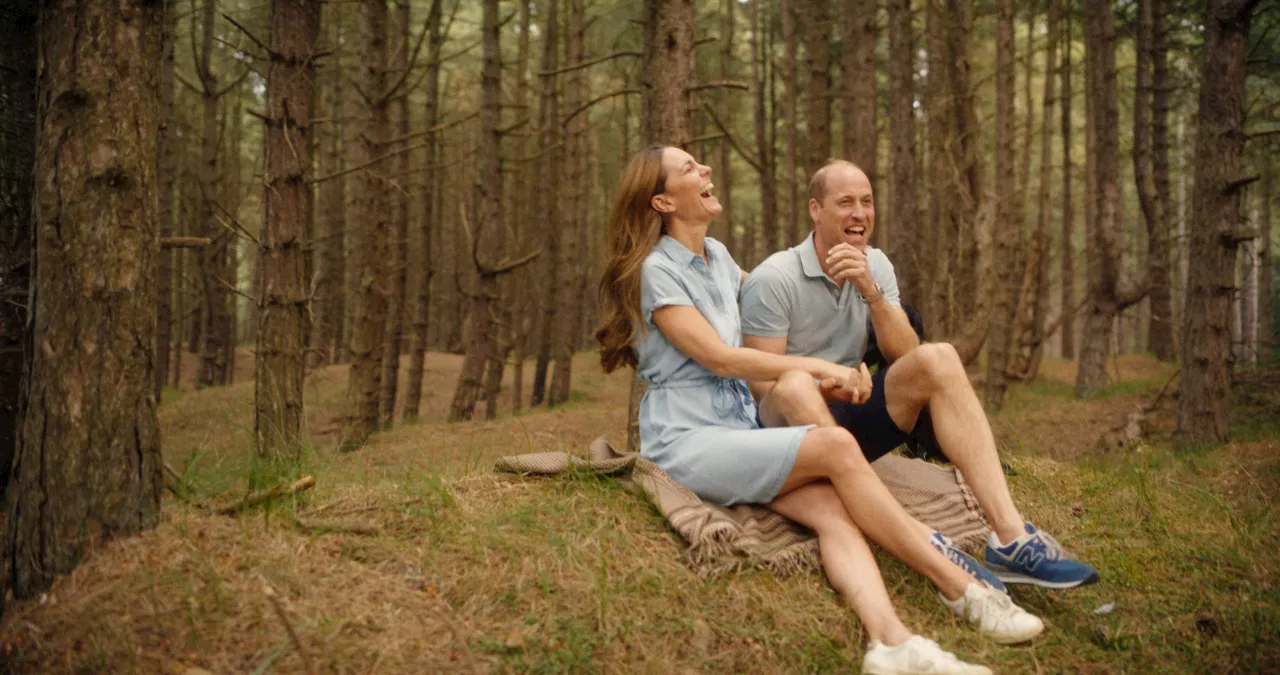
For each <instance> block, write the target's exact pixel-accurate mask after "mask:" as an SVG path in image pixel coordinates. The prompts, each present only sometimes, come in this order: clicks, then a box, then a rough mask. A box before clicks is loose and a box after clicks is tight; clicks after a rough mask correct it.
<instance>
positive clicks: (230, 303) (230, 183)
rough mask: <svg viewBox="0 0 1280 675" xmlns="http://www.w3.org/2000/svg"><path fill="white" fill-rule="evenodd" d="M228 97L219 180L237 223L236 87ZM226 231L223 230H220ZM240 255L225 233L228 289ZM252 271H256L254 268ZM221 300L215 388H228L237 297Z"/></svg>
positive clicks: (239, 128)
mask: <svg viewBox="0 0 1280 675" xmlns="http://www.w3.org/2000/svg"><path fill="white" fill-rule="evenodd" d="M229 93H230V94H231V95H232V101H231V102H230V103H228V104H227V105H226V107H225V108H224V111H225V114H226V117H227V126H229V127H230V130H229V131H228V132H227V134H226V147H225V148H224V150H223V152H224V153H225V157H226V158H227V161H226V175H225V176H223V180H222V203H223V205H224V206H225V207H226V209H227V210H228V211H230V212H231V213H232V214H233V215H235V217H236V218H237V219H238V218H239V217H240V199H241V189H240V188H241V184H240V180H241V171H240V165H241V161H240V159H241V158H240V141H241V139H243V138H244V111H243V108H242V104H241V101H240V92H239V87H234V88H233V89H232V91H230V92H229ZM304 218H305V216H304ZM225 229H226V228H223V230H225ZM239 251H240V237H238V236H236V235H234V234H231V233H230V232H227V233H226V248H225V249H224V254H223V255H224V260H223V263H222V268H223V270H224V274H223V279H225V280H226V282H227V286H232V287H235V286H239V281H240V256H239ZM251 269H256V265H255V266H253V267H252V268H251ZM253 276H254V281H255V282H256V281H258V275H257V274H254V275H253ZM227 286H223V288H224V289H227ZM227 290H230V289H227ZM253 290H254V293H253V295H252V297H255V298H256V297H258V293H259V292H260V289H257V288H255V289H253ZM222 297H223V305H222V309H223V311H222V323H220V324H218V330H220V331H222V337H221V338H220V339H219V340H218V341H219V342H220V343H221V345H222V363H223V366H222V371H221V375H222V379H221V380H219V381H218V384H221V385H227V384H231V383H232V382H234V381H235V369H236V337H237V336H236V323H237V321H236V320H237V318H238V317H239V311H238V310H239V304H240V296H239V295H238V294H236V293H230V292H224V293H223V294H222Z"/></svg>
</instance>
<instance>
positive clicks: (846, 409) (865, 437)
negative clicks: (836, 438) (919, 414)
mask: <svg viewBox="0 0 1280 675" xmlns="http://www.w3.org/2000/svg"><path fill="white" fill-rule="evenodd" d="M888 372H889V369H888V368H881V369H880V370H878V371H876V373H875V374H874V375H872V376H871V382H872V386H871V398H869V399H867V402H866V403H863V404H862V405H855V404H853V403H845V402H839V401H837V402H835V403H828V404H827V408H828V409H829V410H830V411H831V416H832V417H834V418H835V419H836V424H839V425H840V426H842V427H844V428H845V429H848V430H849V433H851V434H853V437H854V438H855V439H857V441H858V445H859V446H861V447H862V454H863V456H865V457H866V458H867V461H868V462H874V461H876V460H877V459H880V458H881V457H883V456H885V455H887V454H889V453H890V452H892V451H893V449H894V448H896V447H898V446H899V445H902V444H903V443H905V442H906V441H907V436H908V435H909V433H908V432H907V431H903V430H901V429H899V428H898V425H897V424H896V423H895V422H894V421H893V418H892V417H890V416H889V408H888V405H887V404H886V403H885V397H884V377H885V374H886V373H888Z"/></svg>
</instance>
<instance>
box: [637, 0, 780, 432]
mask: <svg viewBox="0 0 1280 675" xmlns="http://www.w3.org/2000/svg"><path fill="white" fill-rule="evenodd" d="M783 7H784V12H785V7H786V4H785V2H784V4H783ZM645 16H646V21H645V42H644V74H643V76H642V81H643V82H645V83H647V84H649V86H648V87H646V89H645V96H644V99H643V104H644V108H643V110H642V111H641V114H640V131H641V135H642V136H643V138H644V141H643V143H644V144H646V145H648V144H651V143H676V144H680V143H683V142H684V141H685V140H687V139H688V138H689V97H688V94H687V91H688V89H689V86H690V85H691V84H692V83H693V20H694V11H693V0H645ZM793 63H794V61H793ZM655 83H662V85H661V86H654V84H655ZM792 119H795V118H794V117H793V118H792ZM792 156H793V157H794V153H792ZM645 389H646V388H645V385H644V382H643V381H641V380H640V378H639V377H638V376H635V377H632V379H631V396H630V400H629V404H628V414H627V450H628V451H632V452H639V451H640V423H639V419H640V417H639V416H640V401H641V398H642V397H643V396H644V393H645Z"/></svg>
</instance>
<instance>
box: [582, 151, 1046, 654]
mask: <svg viewBox="0 0 1280 675" xmlns="http://www.w3.org/2000/svg"><path fill="white" fill-rule="evenodd" d="M712 190H713V186H712V184H711V168H710V167H707V166H704V165H702V164H699V163H698V162H697V161H696V160H694V158H693V157H692V156H690V155H689V153H687V152H685V151H683V150H680V149H679V148H674V147H661V146H655V147H651V148H648V149H646V150H644V151H642V152H641V153H639V154H638V155H637V156H636V157H635V158H633V159H632V160H631V162H630V164H629V165H628V166H627V168H626V171H625V173H624V175H623V178H622V185H621V190H620V194H619V195H618V198H617V202H616V203H615V205H614V208H613V213H612V215H611V216H610V219H609V230H610V232H609V235H610V258H609V260H608V263H607V265H606V268H605V272H604V276H603V278H602V279H601V281H600V289H601V295H602V297H603V300H604V302H605V309H606V317H605V321H604V323H603V325H602V326H601V327H600V329H599V330H597V332H596V338H597V339H598V340H599V341H600V344H601V352H600V354H601V355H600V359H601V362H602V364H603V366H604V369H605V371H606V372H612V371H614V370H616V369H618V368H620V367H624V366H633V367H635V368H636V370H637V372H638V373H639V375H640V377H642V378H643V379H644V380H645V381H646V382H648V384H649V391H648V393H647V394H645V397H644V400H643V402H642V403H641V404H640V445H641V454H642V455H644V456H645V457H646V458H648V459H650V460H652V461H653V462H654V463H656V464H657V465H658V466H660V467H662V468H663V469H664V470H665V471H666V472H667V473H668V474H670V475H671V477H672V478H674V479H675V480H677V481H679V482H680V483H681V484H683V485H685V486H687V487H689V488H690V489H691V490H693V491H694V492H695V493H697V494H698V495H699V496H700V497H702V498H703V499H705V500H707V501H711V502H715V503H718V504H723V505H731V504H738V503H760V504H766V505H768V506H769V507H770V508H772V509H773V510H774V511H777V512H778V513H780V514H782V515H784V516H787V517H788V518H791V519H792V520H795V521H797V522H799V523H801V524H803V525H805V526H807V527H809V528H810V529H812V530H813V531H814V532H816V533H817V536H818V544H819V548H820V550H821V553H822V562H823V566H824V568H825V569H826V571H827V576H828V578H829V579H830V580H831V583H832V585H833V586H835V588H836V590H837V591H839V592H840V594H841V595H842V596H843V597H844V598H845V599H846V600H847V601H848V602H849V603H850V604H851V605H852V606H853V609H854V611H855V612H856V613H857V615H858V618H859V620H860V621H861V623H862V625H863V627H864V628H865V629H866V631H867V635H868V638H869V643H868V645H867V650H866V653H865V655H864V657H863V662H862V668H863V672H865V673H880V674H897V673H966V674H977V673H990V671H989V670H988V669H986V668H984V667H982V666H976V665H971V664H967V663H964V662H962V661H960V660H959V659H957V658H956V657H955V656H954V655H953V654H951V653H950V652H946V651H943V650H942V649H941V648H940V647H939V646H938V645H937V644H936V643H934V642H932V641H931V640H928V639H926V638H924V637H921V636H919V635H914V634H912V632H911V631H909V630H908V629H907V628H906V627H905V626H904V625H903V624H902V622H901V620H900V619H899V618H898V616H897V613H896V612H895V611H894V608H893V604H892V602H891V601H890V599H889V594H888V591H887V590H886V589H885V586H884V580H883V579H882V578H881V576H880V570H879V568H878V567H877V566H876V562H875V558H874V557H873V556H872V553H871V550H870V548H869V547H868V544H867V542H866V539H864V538H863V533H865V534H866V536H867V537H869V538H871V539H872V540H874V541H876V542H877V543H878V544H880V545H881V546H882V547H883V548H884V549H885V550H887V551H888V552H889V553H891V554H893V555H894V556H896V557H897V558H899V559H901V560H903V561H904V562H906V563H907V564H908V565H910V566H911V567H912V568H913V569H915V570H916V571H918V572H920V573H922V574H924V575H925V576H926V577H927V578H928V579H929V580H930V581H932V582H933V583H934V585H935V586H937V587H938V590H939V593H940V595H941V596H942V600H943V602H944V603H946V604H947V605H948V606H949V607H951V609H952V610H953V611H955V612H956V613H957V614H960V615H962V616H964V617H966V618H967V619H968V620H969V621H971V622H973V623H975V624H976V625H977V626H978V628H979V630H980V631H981V632H982V633H984V634H986V635H988V636H989V637H991V638H992V639H993V640H995V641H996V642H1001V643H1012V642H1021V641H1025V640H1029V639H1031V638H1032V637H1035V636H1036V635H1038V634H1039V633H1040V632H1041V631H1042V630H1043V628H1044V625H1043V624H1042V623H1041V622H1040V620H1039V619H1038V618H1036V617H1034V616H1032V615H1030V614H1028V613H1026V612H1024V611H1022V610H1021V609H1020V608H1018V607H1017V606H1016V605H1014V604H1013V602H1012V601H1011V600H1010V599H1009V597H1008V596H1007V595H1005V594H1004V593H1003V592H1002V590H1003V589H997V588H994V587H993V586H994V584H989V583H988V579H987V577H984V578H983V580H982V581H979V580H978V579H975V578H974V577H973V576H971V572H970V571H966V570H973V573H976V574H981V572H980V571H978V570H977V569H975V568H977V567H978V566H977V564H976V563H973V562H972V559H968V560H964V559H961V558H958V557H957V558H956V560H955V562H953V561H952V560H951V559H949V558H948V555H944V554H943V553H942V552H940V551H939V550H938V549H936V548H934V547H933V546H931V545H930V544H929V536H930V534H932V532H931V530H929V528H928V527H927V526H925V525H923V524H921V523H920V522H918V521H916V520H915V519H913V518H911V516H909V515H908V514H907V513H906V512H905V511H904V510H903V509H902V507H901V505H899V504H898V502H897V501H896V500H894V498H893V497H892V495H890V493H889V491H888V489H887V488H886V487H885V486H884V485H883V484H882V483H881V482H880V480H879V478H878V477H877V476H876V474H875V472H874V471H873V470H872V469H871V466H870V465H869V464H868V463H867V461H866V459H865V458H864V457H863V455H862V451H861V450H860V449H859V447H858V445H857V442H856V441H855V440H854V438H853V436H852V435H851V434H849V432H847V431H845V430H844V429H842V428H840V427H837V426H820V427H813V426H807V427H782V428H770V429H763V428H760V425H759V423H758V421H757V415H756V406H755V402H754V401H753V400H752V398H751V393H750V391H749V390H748V389H747V386H746V383H745V382H744V380H778V379H788V378H805V379H809V380H812V379H817V380H821V381H823V383H824V385H825V386H827V387H832V388H835V389H838V390H839V391H842V392H844V393H845V395H847V396H848V397H849V398H850V399H851V400H853V401H854V402H862V401H864V400H866V398H867V397H868V396H869V394H870V377H869V376H867V373H866V369H865V366H864V367H863V368H862V369H860V370H855V369H851V368H848V367H845V366H841V365H839V364H834V363H830V362H827V361H823V360H820V359H813V358H804V357H792V356H783V355H778V354H770V353H766V352H761V351H756V350H753V349H746V348H743V347H742V332H741V329H740V327H739V317H738V304H737V298H738V291H739V288H740V286H741V284H742V279H743V277H744V276H745V274H744V273H743V272H742V270H741V269H739V267H738V266H737V264H736V263H734V261H733V258H731V257H730V256H729V252H728V250H727V249H726V248H725V247H724V245H723V244H721V243H720V242H718V241H716V240H715V239H712V238H710V237H708V236H707V227H708V224H709V223H710V221H711V219H712V218H713V217H715V216H716V215H718V214H719V213H720V211H721V206H720V202H719V201H718V200H717V199H716V197H715V195H714V194H713V192H712ZM948 554H949V555H951V556H952V557H956V555H957V554H956V553H954V552H949V553H948ZM959 555H963V554H959ZM967 563H972V565H971V566H969V565H967ZM962 565H963V566H962ZM991 580H993V581H994V578H993V577H992V578H991ZM998 583H999V582H998V581H996V582H995V584H998Z"/></svg>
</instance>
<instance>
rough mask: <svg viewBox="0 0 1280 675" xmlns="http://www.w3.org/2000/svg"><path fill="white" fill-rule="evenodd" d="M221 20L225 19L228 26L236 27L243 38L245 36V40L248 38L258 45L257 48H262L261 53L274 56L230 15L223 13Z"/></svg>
mask: <svg viewBox="0 0 1280 675" xmlns="http://www.w3.org/2000/svg"><path fill="white" fill-rule="evenodd" d="M222 18H224V19H226V20H227V21H228V22H230V24H231V25H232V26H235V27H236V28H237V29H238V30H239V31H240V32H241V33H244V36H245V37H247V38H249V39H250V40H252V41H253V44H255V45H258V46H259V47H261V48H262V51H264V52H266V53H268V54H272V55H274V54H275V52H273V51H271V47H269V46H267V45H266V43H264V42H263V41H262V40H259V39H258V38H257V37H255V36H254V34H253V33H250V32H249V29H248V28H245V27H244V26H241V25H240V22H239V21H236V20H235V19H233V18H231V15H230V14H225V13H224V14H223V15H222Z"/></svg>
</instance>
